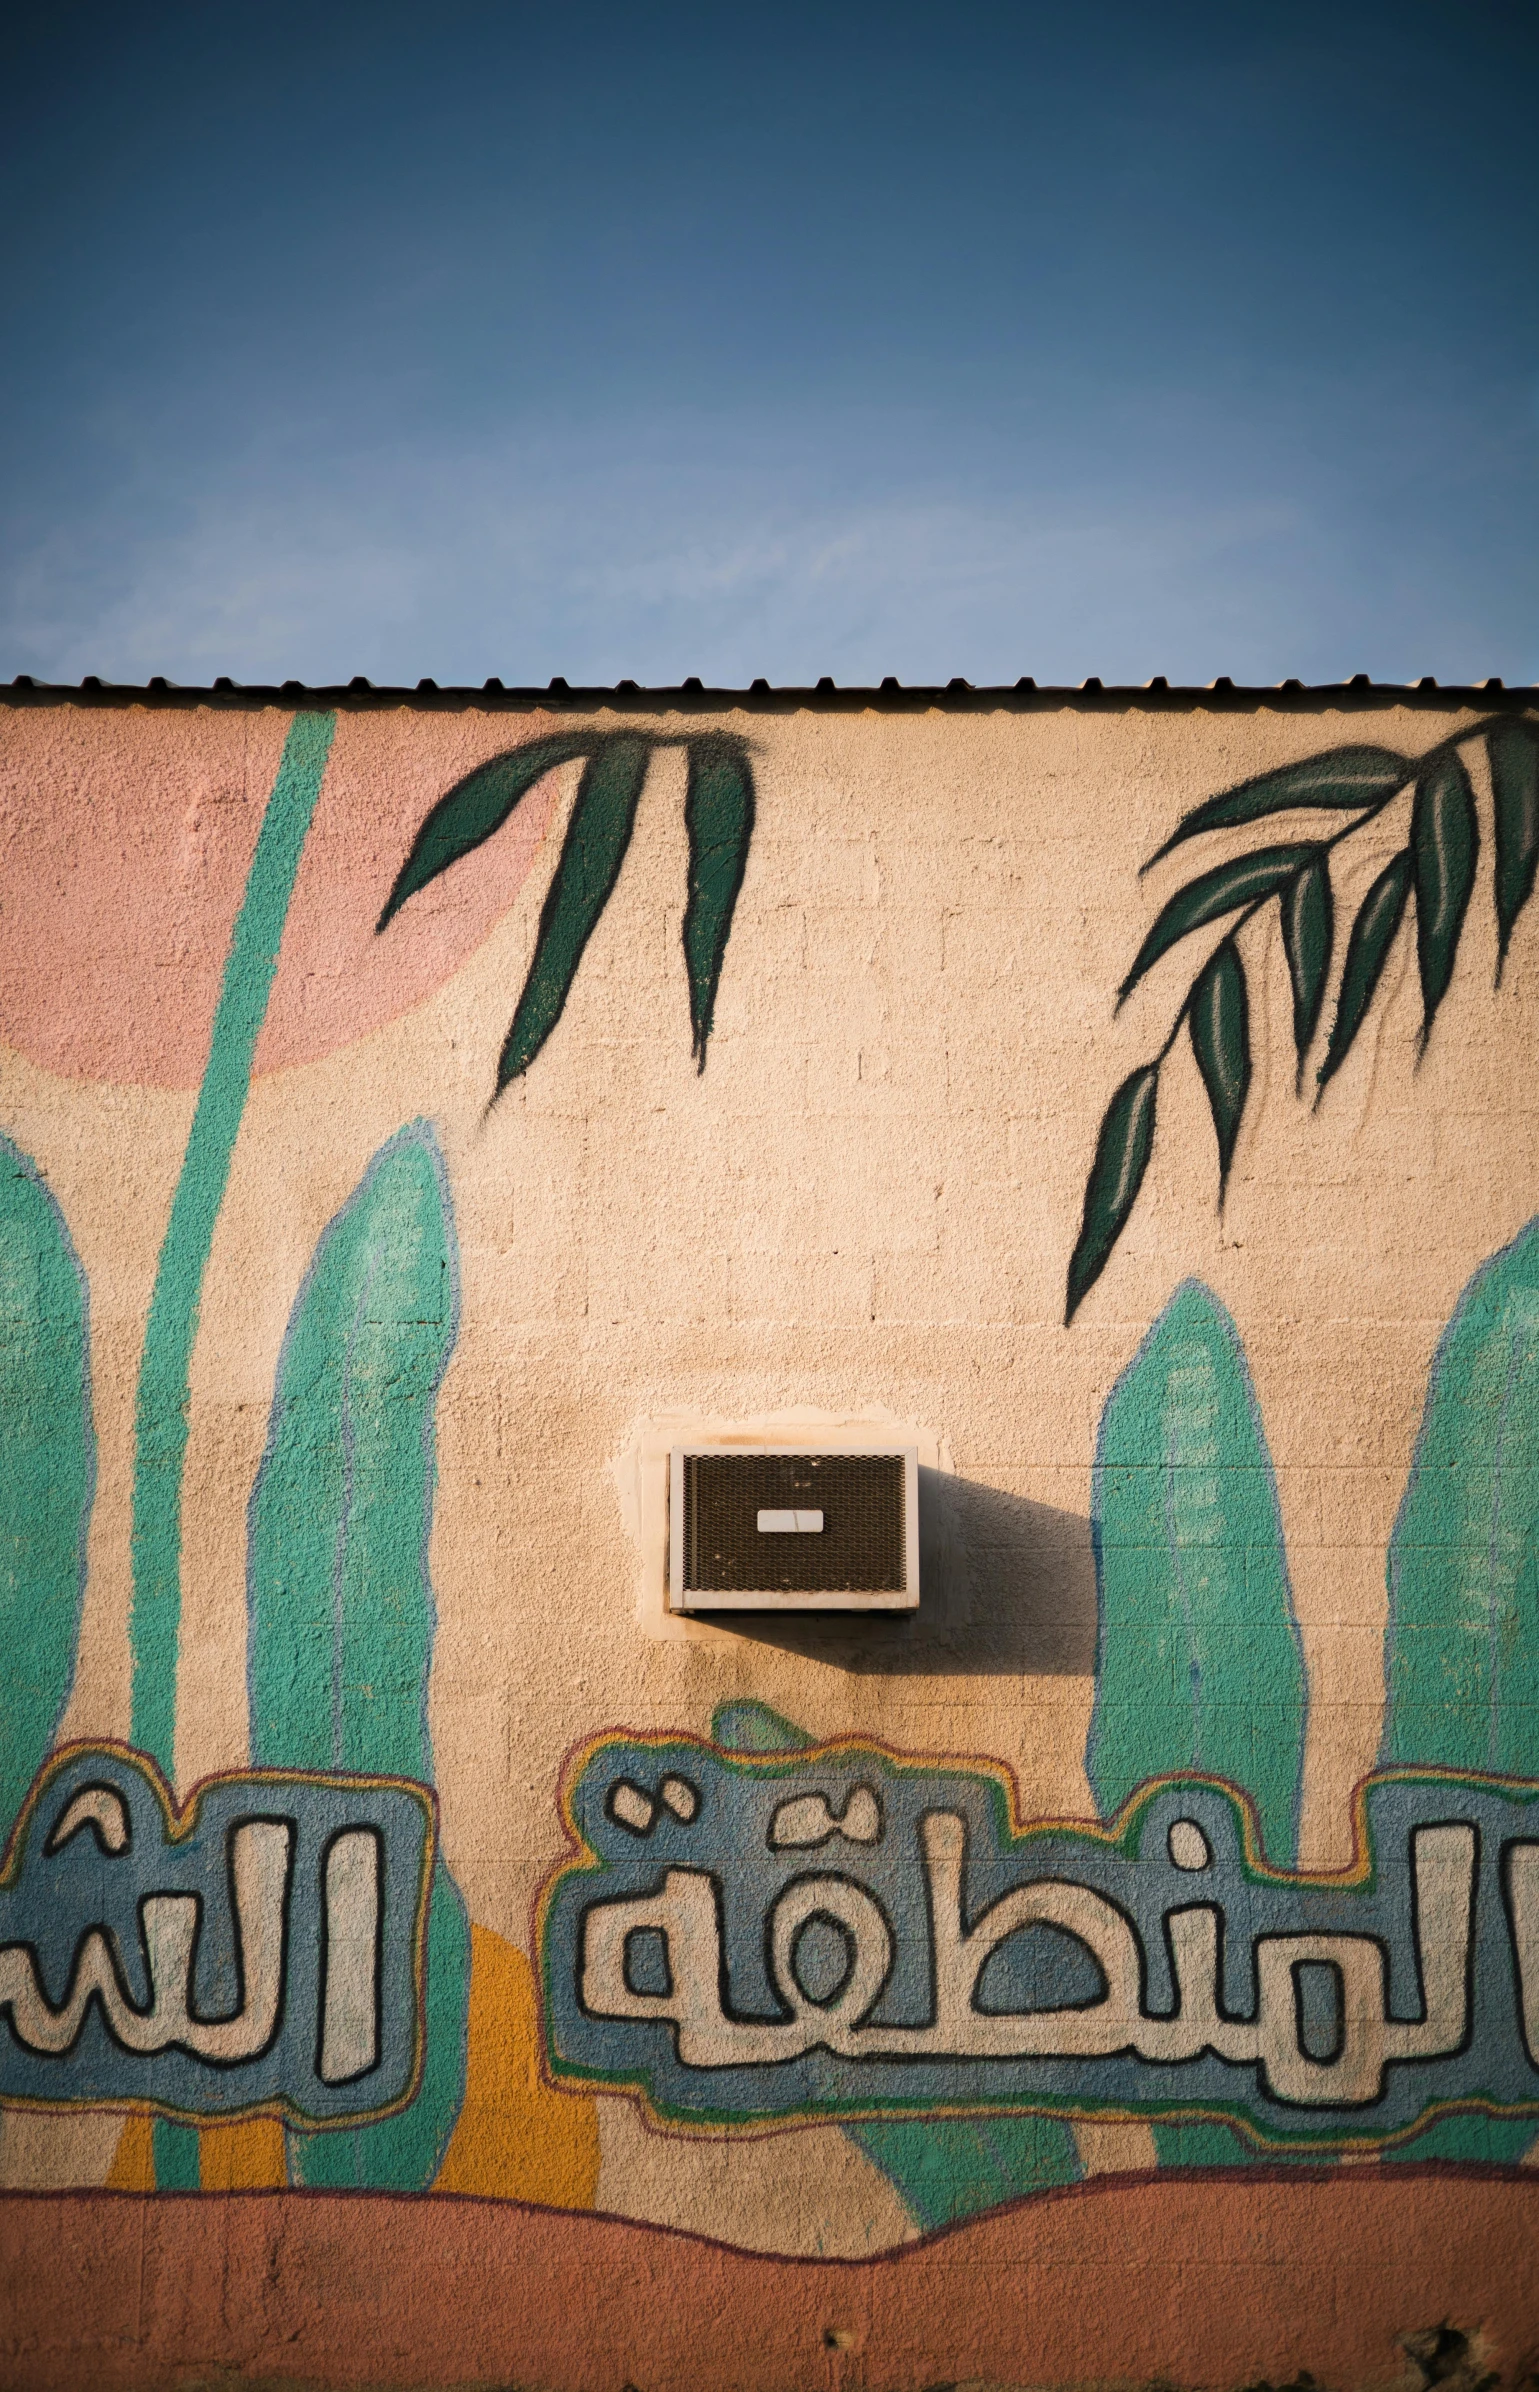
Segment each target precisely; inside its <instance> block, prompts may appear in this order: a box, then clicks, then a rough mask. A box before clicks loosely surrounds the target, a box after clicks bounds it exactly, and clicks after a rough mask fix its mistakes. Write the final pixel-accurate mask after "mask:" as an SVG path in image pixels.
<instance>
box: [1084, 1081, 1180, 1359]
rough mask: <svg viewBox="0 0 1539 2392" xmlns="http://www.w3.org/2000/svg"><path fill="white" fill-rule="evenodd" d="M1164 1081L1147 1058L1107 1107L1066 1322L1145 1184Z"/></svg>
mask: <svg viewBox="0 0 1539 2392" xmlns="http://www.w3.org/2000/svg"><path fill="white" fill-rule="evenodd" d="M1159 1084H1160V1067H1159V1065H1158V1064H1157V1063H1141V1064H1140V1065H1139V1067H1138V1069H1137V1071H1132V1072H1129V1074H1128V1076H1127V1078H1126V1079H1125V1080H1124V1081H1123V1083H1122V1086H1121V1087H1120V1088H1119V1089H1118V1091H1117V1093H1116V1095H1115V1096H1114V1097H1113V1098H1112V1100H1111V1103H1110V1104H1109V1105H1108V1106H1107V1108H1106V1118H1105V1120H1104V1121H1103V1122H1102V1124H1101V1134H1100V1136H1099V1138H1097V1140H1096V1147H1095V1161H1094V1162H1093V1163H1092V1164H1091V1166H1090V1177H1089V1180H1088V1181H1087V1182H1086V1185H1085V1212H1084V1218H1083V1220H1082V1221H1081V1222H1080V1230H1079V1242H1078V1243H1077V1245H1076V1246H1075V1249H1074V1252H1073V1255H1072V1256H1071V1258H1070V1262H1069V1292H1068V1302H1067V1305H1066V1307H1065V1310H1064V1316H1063V1319H1064V1327H1065V1328H1067V1327H1068V1325H1069V1323H1070V1321H1072V1320H1073V1318H1074V1315H1075V1313H1076V1312H1077V1311H1078V1310H1079V1307H1080V1305H1081V1303H1082V1302H1083V1300H1084V1298H1085V1297H1086V1296H1087V1295H1088V1294H1089V1293H1090V1290H1091V1289H1092V1288H1093V1287H1094V1285H1095V1283H1096V1281H1097V1280H1098V1279H1099V1278H1100V1276H1101V1273H1102V1272H1103V1271H1104V1270H1105V1268H1106V1265H1107V1261H1108V1259H1109V1257H1110V1255H1111V1250H1112V1248H1113V1246H1115V1244H1116V1243H1117V1240H1118V1238H1120V1237H1121V1235H1122V1232H1123V1229H1124V1227H1125V1226H1126V1223H1127V1217H1128V1215H1129V1213H1130V1212H1131V1211H1132V1209H1133V1206H1134V1204H1135V1202H1136V1201H1137V1197H1138V1191H1139V1189H1140V1188H1141V1187H1142V1186H1143V1180H1144V1173H1145V1172H1146V1171H1147V1170H1148V1168H1149V1152H1150V1149H1151V1147H1152V1146H1153V1144H1154V1100H1155V1096H1156V1093H1157V1091H1158V1089H1159Z"/></svg>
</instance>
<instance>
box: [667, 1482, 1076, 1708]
mask: <svg viewBox="0 0 1539 2392" xmlns="http://www.w3.org/2000/svg"><path fill="white" fill-rule="evenodd" d="M919 1583H920V1589H921V1594H920V1607H919V1609H918V1611H917V1612H906V1613H894V1612H887V1613H882V1612H877V1613H869V1612H868V1613H865V1614H861V1613H857V1612H848V1611H843V1612H841V1611H825V1612H801V1613H794V1612H752V1611H734V1612H723V1613H720V1614H712V1613H709V1612H708V1613H706V1614H705V1615H704V1616H705V1617H706V1618H708V1619H711V1618H714V1619H715V1621H716V1624H717V1625H718V1626H721V1627H725V1628H730V1629H731V1630H732V1632H733V1634H734V1635H737V1636H742V1637H744V1638H746V1639H748V1640H749V1641H750V1642H752V1643H755V1644H763V1645H773V1646H775V1647H776V1648H777V1649H778V1650H779V1651H781V1652H785V1653H794V1654H796V1655H797V1657H798V1658H799V1659H801V1660H804V1661H813V1662H822V1663H823V1664H824V1665H825V1666H826V1667H827V1668H829V1669H840V1670H848V1671H850V1672H852V1673H856V1674H865V1675H884V1676H888V1677H905V1676H915V1677H917V1676H924V1677H945V1676H951V1677H1012V1678H1020V1677H1026V1678H1066V1677H1089V1676H1090V1675H1091V1673H1092V1671H1093V1670H1094V1668H1095V1646H1096V1589H1095V1553H1094V1548H1093V1545H1092V1542H1091V1533H1090V1522H1089V1520H1088V1519H1087V1518H1085V1517H1084V1516H1083V1515H1082V1514H1080V1513H1078V1512H1065V1511H1059V1510H1057V1509H1055V1507H1054V1506H1053V1505H1051V1504H1047V1503H1033V1502H1031V1501H1029V1500H1028V1499H1027V1498H1026V1497H1025V1496H1023V1495H1008V1494H1006V1493H1004V1492H1003V1490H1002V1489H1000V1488H998V1487H986V1486H981V1485H979V1484H978V1483H977V1482H976V1481H974V1480H972V1479H965V1478H954V1477H951V1476H950V1475H948V1474H947V1473H946V1472H945V1471H941V1470H921V1471H920V1473H919Z"/></svg>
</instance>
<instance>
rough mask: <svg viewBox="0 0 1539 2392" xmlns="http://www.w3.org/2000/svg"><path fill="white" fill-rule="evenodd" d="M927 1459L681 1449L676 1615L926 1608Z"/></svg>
mask: <svg viewBox="0 0 1539 2392" xmlns="http://www.w3.org/2000/svg"><path fill="white" fill-rule="evenodd" d="M918 1605H919V1455H918V1452H917V1450H916V1448H914V1447H913V1446H896V1447H894V1448H892V1449H891V1450H890V1451H888V1452H885V1453H881V1452H875V1453H850V1452H848V1451H847V1450H839V1451H823V1452H820V1451H819V1450H818V1447H817V1445H816V1443H815V1441H813V1440H811V1439H809V1440H807V1441H806V1442H804V1443H802V1444H798V1445H756V1446H750V1445H742V1444H725V1443H719V1444H700V1445H676V1446H675V1447H674V1448H673V1450H672V1452H671V1454H670V1457H669V1468H668V1608H669V1610H670V1611H915V1610H917V1609H918Z"/></svg>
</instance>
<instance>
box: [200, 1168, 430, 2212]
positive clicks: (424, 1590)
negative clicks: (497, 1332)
mask: <svg viewBox="0 0 1539 2392" xmlns="http://www.w3.org/2000/svg"><path fill="white" fill-rule="evenodd" d="M458 1323H459V1273H458V1257H457V1252H456V1247H455V1240H454V1229H453V1219H452V1213H451V1208H450V1201H449V1190H448V1183H447V1179H446V1177H445V1173H444V1167H443V1159H442V1156H441V1155H440V1153H439V1150H438V1145H437V1141H436V1140H435V1138H434V1136H433V1133H432V1131H431V1129H430V1128H429V1127H428V1125H427V1124H426V1123H425V1122H421V1121H418V1122H412V1123H410V1124H409V1125H408V1126H407V1127H406V1128H405V1129H403V1130H400V1131H398V1132H397V1134H396V1136H395V1137H393V1138H391V1139H390V1140H389V1141H388V1143H387V1144H386V1145H384V1146H383V1147H381V1149H380V1151H379V1153H378V1154H377V1155H376V1156H375V1157H374V1160H373V1162H372V1163H371V1164H370V1166H369V1168H368V1170H367V1172H366V1173H365V1174H364V1177H363V1179H362V1181H361V1182H360V1183H359V1185H358V1187H357V1188H356V1189H355V1190H354V1192H353V1194H352V1196H350V1197H349V1199H348V1201H347V1203H346V1204H345V1205H344V1206H343V1208H342V1210H341V1212H339V1213H338V1214H337V1216H336V1218H335V1219H334V1220H333V1221H332V1222H331V1224H330V1225H329V1227H328V1228H327V1229H326V1230H325V1231H324V1233H323V1234H322V1237H321V1240H320V1243H319V1245H318V1246H317V1248H316V1252H315V1258H314V1260H313V1262H312V1264H311V1266H310V1270H309V1273H308V1275H307V1277H306V1279H305V1283H304V1285H303V1287H302V1288H301V1289H300V1292H299V1295H298V1298H297V1299H296V1302H295V1305H294V1310H293V1314H292V1316H291V1318H290V1321H289V1326H288V1333H287V1335H286V1337H285V1339H284V1344H283V1352H282V1356H281V1359H280V1361H279V1365H278V1379H277V1387H276V1391H275V1394H274V1398H273V1408H272V1419H271V1425H270V1428H269V1432H268V1440H267V1450H266V1453H265V1454H264V1456H263V1460H262V1465H261V1469H260V1471H259V1473H258V1476H257V1481H256V1485H255V1487H254V1489H253V1492H252V1497H251V1506H250V1516H249V1522H248V1532H249V1533H248V1559H247V1600H248V1607H249V1618H250V1643H249V1663H248V1668H249V1693H250V1709H251V1753H252V1759H253V1761H254V1762H256V1763H258V1764H261V1765H267V1766H274V1767H281V1768H290V1769H346V1770H359V1771H367V1772H370V1773H374V1774H379V1775H385V1776H404V1777H413V1778H418V1779H423V1780H428V1781H431V1778H432V1772H433V1752H432V1743H431V1739H430V1737H429V1733H428V1722H427V1688H428V1673H429V1668H430V1664H431V1660H432V1648H433V1631H434V1624H435V1613H434V1605H433V1590H432V1585H431V1581H430V1579H429V1575H428V1538H429V1532H430V1530H431V1527H432V1516H433V1494H434V1486H435V1480H436V1460H435V1442H434V1420H435V1412H436V1406H437V1399H438V1389H439V1386H440V1383H441V1382H442V1379H443V1375H444V1371H445V1369H446V1368H447V1366H448V1361H449V1356H450V1354H451V1352H452V1350H453V1347H454V1341H455V1337H456V1334H457V1330H458ZM469 1971H470V1939H469V1927H468V1923H467V1920H466V1914H465V1906H464V1903H463V1901H462V1900H461V1898H460V1895H459V1892H458V1890H457V1889H456V1887H455V1885H454V1882H453V1880H452V1878H451V1877H450V1875H449V1872H448V1870H447V1868H446V1867H445V1866H444V1864H443V1862H442V1861H441V1860H440V1861H439V1862H438V1864H437V1866H436V1869H435V1872H434V1879H433V1889H432V1898H431V1904H430V1909H429V1917H428V1952H427V1997H426V2038H427V2040H426V2052H425V2057H424V2064H423V2073H422V2082H421V2087H420V2090H419V2091H418V2093H417V2095H416V2098H415V2099H414V2100H413V2101H412V2103H411V2105H410V2107H409V2108H407V2109H406V2110H405V2111H403V2112H402V2113H401V2115H400V2116H399V2117H396V2118H390V2119H385V2120H382V2121H381V2122H379V2123H378V2124H375V2125H370V2126H363V2127H357V2128H350V2129H345V2130H342V2131H338V2132H333V2133H313V2134H301V2133H295V2134H292V2135H291V2136H290V2172H291V2175H292V2176H293V2178H294V2180H295V2181H296V2182H298V2183H301V2184H306V2185H317V2186H318V2185H327V2186H371V2187H376V2188H381V2189H391V2190H397V2191H410V2190H418V2189H421V2188H422V2187H425V2186H427V2185H429V2184H431V2182H432V2180H433V2178H434V2176H435V2175H436V2174H437V2172H438V2167H439V2163H440V2161H441V2160H442V2157H443V2153H444V2149H445V2146H446V2145H447V2142H448V2139H449V2135H450V2133H451V2132H452V2130H453V2126H454V2122H455V2119H456V2117H457V2116H458V2113H459V2106H460V2102H461V2099H462V2097H463V2093H464V2083H465V2033H466V2019H467V2010H468V2000H469Z"/></svg>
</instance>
